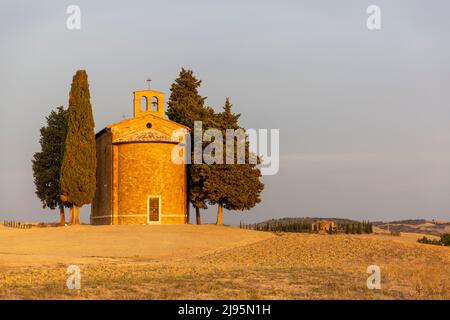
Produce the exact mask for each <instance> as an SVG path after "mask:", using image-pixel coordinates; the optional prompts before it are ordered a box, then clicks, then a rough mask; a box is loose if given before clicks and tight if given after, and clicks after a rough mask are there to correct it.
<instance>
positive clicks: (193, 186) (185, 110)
mask: <svg viewBox="0 0 450 320" xmlns="http://www.w3.org/2000/svg"><path fill="white" fill-rule="evenodd" d="M200 85H201V80H198V79H197V78H196V77H195V76H194V73H193V71H192V70H186V69H184V68H182V69H181V71H180V74H179V75H178V78H177V79H176V80H175V81H174V83H173V84H172V86H171V88H170V97H169V101H168V107H167V116H168V117H169V119H170V120H173V121H175V122H178V123H180V124H182V125H185V126H187V127H189V128H190V129H191V132H190V135H191V150H190V152H191V159H193V152H194V143H195V141H194V138H198V137H194V130H193V129H194V122H195V121H202V123H203V129H204V130H205V129H208V128H209V127H213V125H214V124H213V121H214V110H213V109H212V108H210V107H205V105H204V104H205V99H206V98H205V97H202V96H201V95H200V94H199V93H198V89H199V87H200ZM200 166H201V165H200V164H189V165H188V168H187V172H188V198H189V202H190V203H191V204H192V205H193V207H194V208H195V212H196V223H197V224H201V217H200V209H206V208H207V204H206V194H205V193H204V192H203V190H204V179H203V177H204V174H202V168H201V167H200ZM188 221H189V211H188Z"/></svg>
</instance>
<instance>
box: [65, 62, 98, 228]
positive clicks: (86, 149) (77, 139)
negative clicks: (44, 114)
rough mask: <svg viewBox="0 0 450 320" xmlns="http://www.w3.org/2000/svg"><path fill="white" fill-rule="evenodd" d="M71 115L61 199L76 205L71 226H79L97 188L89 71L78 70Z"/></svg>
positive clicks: (74, 82)
mask: <svg viewBox="0 0 450 320" xmlns="http://www.w3.org/2000/svg"><path fill="white" fill-rule="evenodd" d="M68 112H69V114H68V131H67V137H66V142H65V152H64V158H63V163H62V170H61V192H62V197H61V198H62V199H63V200H66V201H69V202H70V203H71V204H72V206H71V207H70V224H79V223H80V212H79V208H80V207H81V206H83V205H85V204H89V203H91V202H92V199H93V198H94V195H95V188H96V177H95V173H96V162H97V159H96V144H95V133H94V117H93V115H92V106H91V102H90V93H89V83H88V76H87V73H86V71H85V70H78V71H77V72H76V73H75V75H74V77H73V81H72V87H71V89H70V94H69V111H68Z"/></svg>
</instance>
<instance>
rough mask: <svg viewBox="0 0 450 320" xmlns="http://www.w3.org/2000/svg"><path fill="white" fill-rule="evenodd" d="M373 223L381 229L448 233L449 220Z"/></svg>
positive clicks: (438, 233)
mask: <svg viewBox="0 0 450 320" xmlns="http://www.w3.org/2000/svg"><path fill="white" fill-rule="evenodd" d="M374 225H375V226H377V227H378V228H380V229H383V230H390V231H400V232H410V233H422V234H432V235H440V234H442V233H450V222H437V221H433V220H432V221H428V220H424V219H417V220H400V221H391V222H381V221H377V222H374Z"/></svg>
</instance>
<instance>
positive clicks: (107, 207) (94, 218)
mask: <svg viewBox="0 0 450 320" xmlns="http://www.w3.org/2000/svg"><path fill="white" fill-rule="evenodd" d="M96 142H97V188H96V192H95V197H94V200H93V202H92V206H91V223H92V224H110V223H111V219H110V218H108V217H105V216H110V215H111V209H112V207H111V205H112V198H111V192H112V163H111V160H112V153H111V152H112V150H111V148H112V145H111V143H112V135H111V133H108V132H104V133H103V134H101V135H100V136H98V137H97V139H96ZM100 217H103V218H100Z"/></svg>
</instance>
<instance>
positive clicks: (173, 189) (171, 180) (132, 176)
mask: <svg viewBox="0 0 450 320" xmlns="http://www.w3.org/2000/svg"><path fill="white" fill-rule="evenodd" d="M117 147H118V148H117V150H118V155H117V157H118V210H117V211H118V221H117V223H119V224H131V223H147V206H148V197H149V196H155V197H160V198H161V201H160V222H161V223H163V224H175V223H186V218H187V215H186V167H185V166H184V165H176V164H173V163H172V160H171V151H172V148H173V147H174V144H171V143H126V144H120V145H117Z"/></svg>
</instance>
